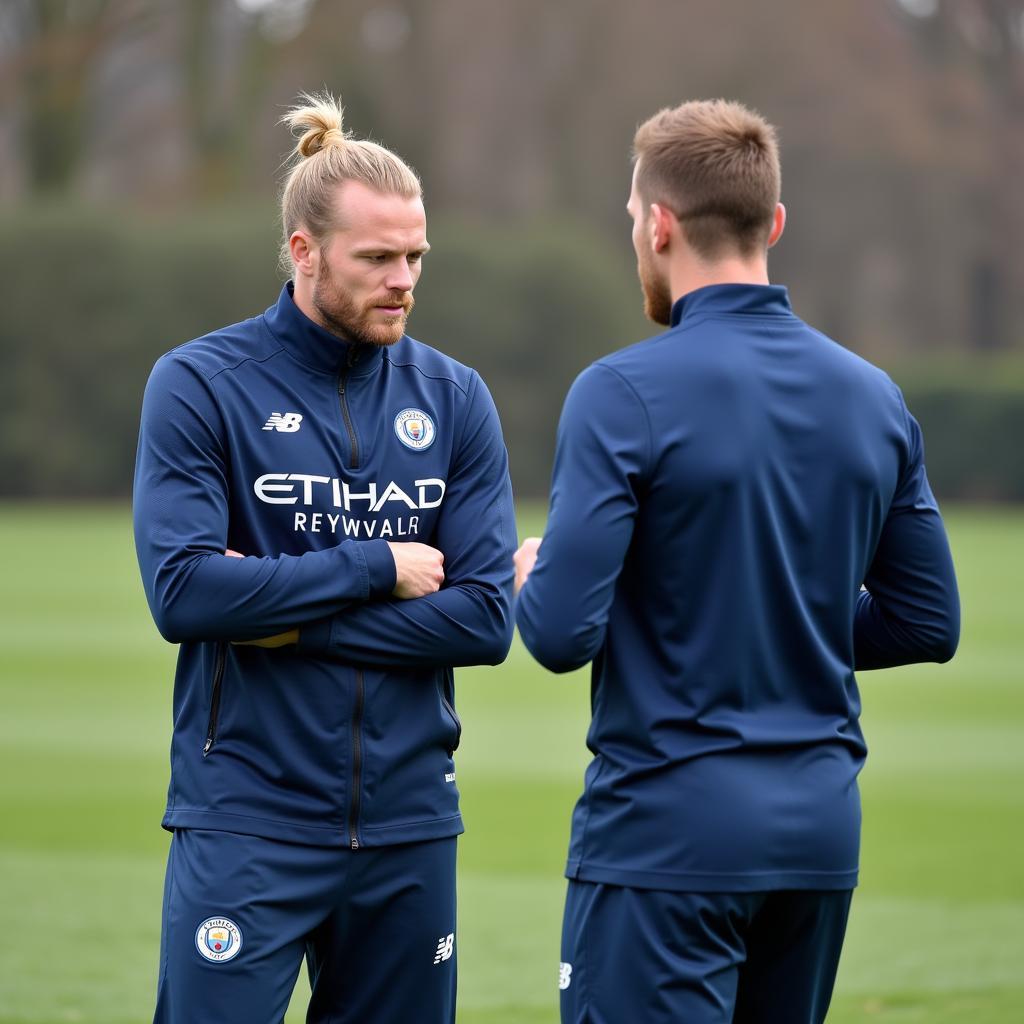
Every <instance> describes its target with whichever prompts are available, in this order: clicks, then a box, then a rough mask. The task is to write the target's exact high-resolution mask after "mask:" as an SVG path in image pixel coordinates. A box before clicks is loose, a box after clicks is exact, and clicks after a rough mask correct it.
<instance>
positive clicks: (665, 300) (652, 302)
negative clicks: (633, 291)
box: [636, 249, 672, 327]
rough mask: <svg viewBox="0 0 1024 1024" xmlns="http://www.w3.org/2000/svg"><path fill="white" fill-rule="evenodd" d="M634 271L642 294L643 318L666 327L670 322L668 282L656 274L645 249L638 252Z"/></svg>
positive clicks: (670, 297)
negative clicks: (638, 278) (638, 279)
mask: <svg viewBox="0 0 1024 1024" xmlns="http://www.w3.org/2000/svg"><path fill="white" fill-rule="evenodd" d="M636 270H637V274H638V275H639V277H640V287H641V289H642V290H643V293H644V316H646V317H647V319H648V320H652V321H654V323H656V324H661V325H662V326H663V327H667V326H668V325H669V324H670V323H671V322H672V293H671V291H670V290H669V285H668V281H667V280H666V279H665V278H664V277H663V276H662V275H661V274H659V273H658V270H657V268H656V267H655V266H654V265H653V262H652V260H651V257H650V255H649V254H648V253H647V250H646V249H641V250H640V255H639V256H638V257H637V266H636Z"/></svg>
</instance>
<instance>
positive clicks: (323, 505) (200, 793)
mask: <svg viewBox="0 0 1024 1024" xmlns="http://www.w3.org/2000/svg"><path fill="white" fill-rule="evenodd" d="M134 521H135V541H136V548H137V552H138V557H139V565H140V567H141V570H142V579H143V583H144V585H145V590H146V596H147V598H148V600H149V604H150V608H151V610H152V612H153V616H154V618H155V620H156V624H157V626H158V628H159V629H160V632H161V633H162V634H163V636H164V637H165V638H166V639H167V640H169V641H170V642H172V643H177V644H180V645H181V648H180V651H179V655H178V666H177V673H176V677H175V685H174V733H173V738H172V744H171V782H170V789H169V794H168V803H167V811H166V814H165V816H164V820H163V824H164V827H165V828H168V829H174V828H176V827H181V828H207V829H220V830H225V831H232V832H240V833H247V834H251V835H258V836H265V837H269V838H273V839H283V840H289V841H293V842H302V843H313V844H323V845H347V846H351V847H353V848H355V847H358V846H363V845H365V846H379V845H387V844H392V843H402V842H409V841H413V840H423V839H433V838H439V837H443V836H451V835H456V834H458V833H460V832H461V831H462V819H461V817H460V814H459V803H458V790H457V788H456V785H455V768H454V763H453V760H452V754H453V752H454V750H455V748H456V747H457V746H458V743H459V734H460V730H461V726H460V723H459V719H458V716H457V714H456V711H455V693H454V686H453V673H452V668H453V666H458V665H470V664H480V663H498V662H500V661H502V660H503V659H504V658H505V656H506V654H507V652H508V647H509V644H510V642H511V634H512V610H511V582H512V551H513V549H514V547H515V524H514V518H513V508H512V491H511V484H510V482H509V476H508V461H507V456H506V452H505V447H504V444H503V441H502V436H501V428H500V425H499V423H498V417H497V413H496V411H495V408H494V404H493V402H492V400H491V397H490V395H489V394H488V392H487V389H486V387H485V386H484V383H483V381H482V380H481V379H480V377H479V376H478V375H477V374H476V373H475V372H474V371H473V370H471V369H469V368H467V367H465V366H463V365H461V364H460V363H458V362H456V361H455V360H454V359H450V358H448V357H447V356H445V355H443V354H442V353H440V352H437V351H436V350H434V349H431V348H428V347H427V346H425V345H422V344H420V343H419V342H416V341H414V340H412V339H411V338H409V337H403V338H402V339H401V340H400V341H398V342H397V343H396V344H395V345H393V346H391V347H389V348H386V349H385V348H379V347H375V346H365V345H354V344H346V343H345V342H342V341H340V340H339V339H338V338H336V337H335V336H334V335H332V334H330V333H329V332H327V331H325V330H323V329H322V328H320V327H319V326H318V325H316V324H315V323H313V322H312V321H311V320H309V319H308V318H307V317H306V316H305V315H303V313H302V312H301V311H300V310H299V309H298V307H297V306H296V305H295V302H294V300H293V298H292V295H291V286H290V284H289V285H286V286H285V288H284V290H283V291H282V293H281V296H280V299H279V301H278V303H277V305H276V306H274V307H272V308H271V309H269V310H267V312H266V313H265V314H263V315H262V316H257V317H254V318H253V319H250V320H246V321H244V322H243V323H240V324H235V325H234V326H231V327H226V328H224V329H223V330H219V331H215V332H214V333H212V334H209V335H207V336H205V337H203V338H199V339H198V340H196V341H192V342H189V343H188V344H187V345H183V346H181V347H180V348H177V349H174V350H173V351H172V352H170V353H168V354H167V355H165V356H163V357H162V358H161V359H160V360H159V361H158V362H157V364H156V366H155V368H154V370H153V372H152V375H151V376H150V380H149V384H148V385H147V388H146V395H145V399H144V402H143V410H142V428H141V434H140V439H139V449H138V460H137V465H136V473H135V495H134ZM388 541H420V542H423V543H426V544H431V545H433V546H435V547H437V548H439V549H440V550H441V551H442V552H443V553H444V556H445V565H444V568H445V583H444V585H443V586H442V588H441V590H440V591H438V593H436V594H432V595H430V596H427V597H422V598H418V599H415V600H407V601H402V600H398V599H394V598H392V597H390V594H391V591H392V590H393V588H394V585H395V566H394V559H393V558H392V556H391V553H390V551H389V549H388V547H387V543H388ZM226 549H232V550H235V551H238V552H241V553H242V554H244V555H245V556H247V557H245V558H241V559H238V558H232V557H228V556H225V554H224V551H225V550H226ZM293 627H299V628H300V639H299V643H298V645H297V646H289V647H283V648H278V649H273V650H268V649H263V648H259V647H246V646H235V645H232V644H231V641H232V640H248V639H256V638H260V637H265V636H270V635H273V634H276V633H281V632H284V631H286V630H289V629H291V628H293Z"/></svg>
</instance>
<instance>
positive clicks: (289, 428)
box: [263, 412, 302, 434]
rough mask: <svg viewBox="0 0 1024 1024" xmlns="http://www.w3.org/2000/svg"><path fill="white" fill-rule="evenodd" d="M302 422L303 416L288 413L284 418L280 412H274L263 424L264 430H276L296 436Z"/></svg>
mask: <svg viewBox="0 0 1024 1024" xmlns="http://www.w3.org/2000/svg"><path fill="white" fill-rule="evenodd" d="M301 422H302V414H301V413H297V412H286V413H285V414H284V415H283V416H282V415H281V413H279V412H272V413H271V414H270V419H268V420H267V422H266V423H264V424H263V429H264V430H276V431H278V432H279V433H282V434H294V433H295V431H296V430H298V429H299V424H300V423H301Z"/></svg>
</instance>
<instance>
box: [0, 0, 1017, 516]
mask: <svg viewBox="0 0 1024 1024" xmlns="http://www.w3.org/2000/svg"><path fill="white" fill-rule="evenodd" d="M324 86H326V87H327V88H329V89H331V90H333V91H334V92H336V93H340V94H341V96H342V98H343V100H344V102H345V104H346V108H347V124H348V126H349V127H350V128H351V129H352V130H353V131H354V132H355V133H356V134H357V135H359V136H361V137H366V136H370V137H373V138H374V139H377V140H380V141H382V142H384V143H385V144H386V145H389V146H391V147H392V148H394V149H396V150H397V151H398V152H399V153H401V154H402V155H403V156H404V157H405V158H406V159H408V160H409V161H410V162H411V163H412V164H413V166H415V167H416V168H417V169H418V170H419V171H420V173H421V175H422V177H423V181H424V185H425V190H426V199H427V204H428V214H429V231H430V236H431V241H432V244H433V251H432V253H431V256H430V259H429V260H428V261H427V263H426V272H425V276H424V278H423V280H422V282H421V284H420V286H419V289H418V292H417V299H418V306H417V311H416V314H415V316H414V318H413V320H412V322H411V330H412V333H413V334H414V335H415V336H417V337H419V338H421V339H422V340H425V341H427V342H430V343H432V344H435V345H438V346H440V347H442V348H444V349H446V350H447V351H450V352H452V353H453V354H454V355H456V356H457V357H458V358H460V359H462V360H464V361H467V362H469V363H471V364H472V365H474V366H475V367H477V368H478V369H479V370H480V371H481V372H482V373H483V375H484V377H485V379H486V380H487V381H488V382H489V384H490V385H491V387H492V390H493V391H494V393H495V397H496V400H497V402H498V406H499V408H500V410H501V413H502V417H503V421H504V424H505V429H506V434H507V437H508V444H509V448H510V451H511V456H512V465H513V474H514V479H515V483H516V490H517V493H519V494H520V495H523V496H532V497H537V496H543V495H544V493H545V491H546V487H547V481H548V472H549V466H550V454H551V448H552V436H553V428H554V423H555V421H556V417H557V412H558V409H559V407H560V403H561V399H562V397H563V396H564V394H565V389H566V387H567V385H568V383H569V382H570V381H571V379H572V377H573V376H574V375H575V373H576V372H577V371H578V370H579V369H580V368H581V367H582V366H583V365H585V364H586V363H587V362H588V361H590V360H591V359H593V358H595V357H596V356H598V355H600V354H602V353H604V352H606V351H608V350H609V349H611V348H615V347H618V346H620V345H623V344H626V343H629V342H632V341H636V340H638V339H639V338H641V337H643V336H644V335H645V334H646V333H649V331H648V327H647V326H646V325H645V324H644V322H643V321H642V319H641V317H640V313H639V309H640V299H639V289H638V287H637V283H636V280H635V274H634V270H633V260H632V254H631V250H630V246H629V234H628V228H629V222H628V220H627V217H626V214H625V209H624V207H625V200H626V195H627V192H628V185H629V175H630V164H629V148H630V144H631V141H632V136H633V131H634V129H635V126H636V125H637V123H638V122H639V121H641V120H643V119H645V118H646V117H647V116H649V115H650V114H651V113H653V112H654V111H655V110H657V109H658V108H659V107H661V106H665V105H669V104H673V105H674V104H676V103H678V102H680V101H682V100H683V99H686V98H699V97H714V96H719V95H722V96H728V97H732V98H736V99H739V100H742V101H744V102H746V103H748V104H750V105H752V106H754V107H756V108H757V109H759V110H760V111H761V112H762V113H763V114H764V115H765V116H766V117H768V118H769V119H770V120H771V121H772V122H774V123H775V124H776V125H778V127H779V131H780V135H781V140H782V155H783V199H784V201H785V202H786V204H787V206H788V210H789V226H788V228H787V231H786V236H785V238H784V239H783V242H782V243H781V245H780V246H779V247H778V248H777V249H776V250H775V251H774V253H773V256H772V261H771V268H772V273H773V277H774V279H775V280H777V281H779V282H782V283H785V284H788V286H789V287H790V290H791V294H792V298H793V301H794V305H795V307H796V309H797V310H798V311H799V312H800V313H801V314H802V315H803V316H804V317H805V318H806V319H808V320H809V321H811V322H812V323H814V324H815V325H816V326H818V327H820V328H821V329H822V330H824V331H825V332H827V333H829V334H831V335H832V336H834V337H835V338H837V339H838V340H839V341H840V342H841V343H843V344H844V345H847V346H849V347H850V348H852V349H855V350H856V351H858V352H860V353H862V354H864V355H866V356H867V357H868V358H871V359H872V360H874V361H876V362H878V363H880V364H881V365H882V366H883V367H885V368H886V369H888V370H889V371H890V372H891V373H892V374H893V375H894V376H895V377H896V379H897V381H898V383H900V384H901V386H903V387H904V389H905V390H906V392H907V397H908V401H909V403H910V407H911V409H912V410H913V411H914V412H915V413H916V414H917V415H918V417H919V418H920V419H921V420H922V421H923V423H924V427H925V437H926V438H927V440H928V442H929V470H930V472H931V475H932V479H933V484H934V485H935V487H936V490H937V491H938V492H939V493H940V495H943V496H946V497H956V498H972V499H977V498H984V499H998V500H1010V499H1016V500H1020V499H1024V459H1021V458H1020V457H1019V454H1018V443H1019V439H1020V438H1022V437H1024V288H1022V284H1024V245H1022V244H1021V239H1022V238H1024V195H1022V189H1021V182H1022V181H1024V131H1022V128H1024V3H1021V2H1020V0H859V2H858V0H842V2H832V3H827V4H823V3H818V2H815V0H774V2H771V3H758V4H745V3H742V2H739V0H724V2H723V0H688V2H682V0H631V2H630V3H628V4H615V3H611V2H603V0H559V2H551V0H516V2H514V3H511V2H502V0H429V2H428V0H176V2H158V0H3V3H2V4H0V280H2V281H3V315H2V317H0V357H2V360H3V374H2V377H0V495H4V496H9V497H65V496H76V497H90V498H96V497H103V496H113V495H124V494H126V493H127V491H128V487H129V477H130V472H131V465H132V457H133V452H134V443H135V433H136V429H137V419H138V406H139V396H140V395H141V391H142V386H143V384H144V381H145V377H146V374H147V373H148V370H149V368H150V366H151V365H152V363H153V361H154V359H155V358H156V356H158V355H159V354H160V353H162V352H164V351H166V350H167V349H168V348H171V347H172V346H174V345H177V344H179V343H181V342H183V341H185V340H187V339H189V338H192V337H195V336H196V335H199V334H202V333H205V332H206V331H208V330H211V329H213V328H215V327H218V326H220V325H223V324H225V323H231V322H234V321H236V320H239V319H242V318H244V317H246V316H250V315H252V314H253V313H254V312H257V311H259V310H262V309H264V308H266V307H267V306H268V305H270V304H271V303H272V302H273V301H274V300H275V298H276V293H277V289H278V286H279V283H280V278H279V276H278V273H277V269H276V263H275V245H276V242H277V230H278V228H277V224H276V189H277V185H278V182H279V180H280V173H279V172H280V164H281V160H282V158H283V156H284V155H285V153H286V152H287V150H288V146H289V140H288V137H287V135H286V133H285V131H284V129H283V128H282V127H280V126H279V125H278V124H277V123H276V122H277V119H278V117H279V116H280V114H281V113H282V112H283V110H284V108H285V106H286V105H287V104H289V103H290V102H292V101H293V100H294V99H295V97H296V94H297V93H298V92H299V91H300V90H302V89H318V88H321V87H324Z"/></svg>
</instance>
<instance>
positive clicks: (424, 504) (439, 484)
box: [412, 477, 445, 508]
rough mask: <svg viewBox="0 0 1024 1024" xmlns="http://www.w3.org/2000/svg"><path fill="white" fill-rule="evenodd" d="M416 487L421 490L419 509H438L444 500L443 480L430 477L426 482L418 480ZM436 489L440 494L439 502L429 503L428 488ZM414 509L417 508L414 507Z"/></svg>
mask: <svg viewBox="0 0 1024 1024" xmlns="http://www.w3.org/2000/svg"><path fill="white" fill-rule="evenodd" d="M416 486H417V487H418V488H419V496H420V503H419V508H437V506H438V505H440V504H441V502H442V501H443V500H444V492H445V484H444V481H443V480H438V479H436V478H435V477H430V478H428V479H426V480H417V481H416ZM428 487H436V488H437V489H438V490H439V491H440V493H439V494H438V496H437V501H427V488H428ZM412 507H413V508H416V507H417V506H415V505H413V506H412Z"/></svg>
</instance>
